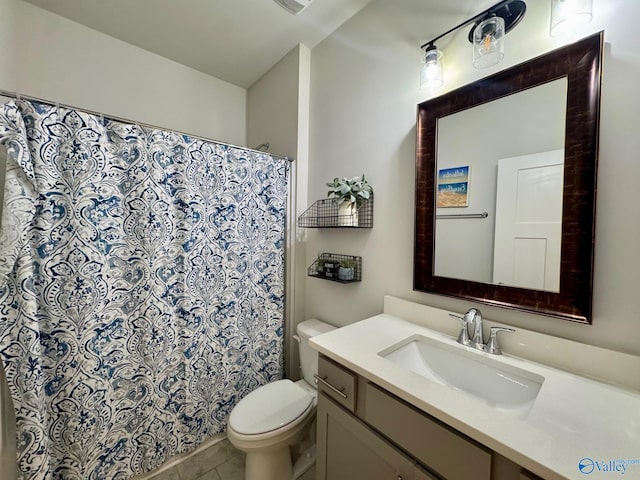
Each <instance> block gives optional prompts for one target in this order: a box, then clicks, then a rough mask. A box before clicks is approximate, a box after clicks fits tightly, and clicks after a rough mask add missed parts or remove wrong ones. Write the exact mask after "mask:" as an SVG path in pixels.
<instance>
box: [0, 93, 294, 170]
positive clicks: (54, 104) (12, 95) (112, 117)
mask: <svg viewBox="0 0 640 480" xmlns="http://www.w3.org/2000/svg"><path fill="white" fill-rule="evenodd" d="M0 96H3V97H9V98H15V99H16V100H20V99H22V100H30V101H35V102H38V103H44V104H46V105H51V106H52V107H64V108H68V109H70V110H79V111H81V112H85V113H90V114H91V115H97V116H99V117H102V118H108V119H109V120H115V121H117V122H122V123H131V124H133V125H140V126H142V127H147V128H153V129H159V130H168V131H170V132H173V133H177V134H180V135H186V136H188V137H191V138H197V139H198V140H204V141H206V142H213V143H220V144H223V145H229V146H230V147H233V148H240V149H242V150H248V151H250V152H254V153H262V154H265V153H266V154H268V155H271V157H273V158H275V159H278V160H286V161H287V162H293V161H294V159H293V158H290V157H283V156H282V155H274V154H273V153H269V152H263V151H261V150H256V149H255V148H249V147H241V146H239V145H234V144H232V143H228V142H221V141H220V140H214V139H212V138H207V137H202V136H200V135H193V134H191V133H187V132H181V131H179V130H174V129H172V128H166V127H159V126H158V125H152V124H150V123H143V122H137V121H135V120H131V119H129V118H123V117H118V116H116V115H109V114H106V113H102V112H96V111H95V110H88V109H86V108H79V107H74V106H73V105H66V104H64V103H60V102H52V101H51V100H45V99H42V98H38V97H32V96H30V95H23V94H21V93H16V92H11V91H9V90H3V89H1V88H0Z"/></svg>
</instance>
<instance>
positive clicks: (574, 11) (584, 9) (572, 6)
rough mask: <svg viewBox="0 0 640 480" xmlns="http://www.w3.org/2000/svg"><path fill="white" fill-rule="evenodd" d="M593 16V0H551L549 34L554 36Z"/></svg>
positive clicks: (583, 23) (579, 24) (586, 21)
mask: <svg viewBox="0 0 640 480" xmlns="http://www.w3.org/2000/svg"><path fill="white" fill-rule="evenodd" d="M592 18H593V0H551V25H550V26H549V35H551V36H552V37H556V36H558V35H562V34H563V33H565V32H569V31H571V30H573V29H574V28H576V27H579V26H581V25H586V24H587V23H589V22H590V21H591V19H592Z"/></svg>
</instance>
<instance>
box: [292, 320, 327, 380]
mask: <svg viewBox="0 0 640 480" xmlns="http://www.w3.org/2000/svg"><path fill="white" fill-rule="evenodd" d="M335 328H336V327H334V326H333V325H329V324H328V323H325V322H322V321H320V320H316V319H311V320H305V321H304V322H300V323H299V324H298V327H297V329H296V330H297V333H298V338H299V340H298V343H299V344H300V348H299V351H300V368H301V369H302V376H303V377H304V379H305V380H306V381H307V383H308V384H309V385H315V381H314V379H313V374H314V373H318V352H317V351H316V350H314V349H313V348H311V347H310V346H309V339H310V338H311V337H315V336H316V335H320V334H321V333H326V332H329V331H331V330H335Z"/></svg>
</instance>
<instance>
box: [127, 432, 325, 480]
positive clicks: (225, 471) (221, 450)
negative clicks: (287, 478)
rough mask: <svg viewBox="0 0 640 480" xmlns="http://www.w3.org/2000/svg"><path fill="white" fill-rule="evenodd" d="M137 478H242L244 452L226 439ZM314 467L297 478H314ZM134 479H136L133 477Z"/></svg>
mask: <svg viewBox="0 0 640 480" xmlns="http://www.w3.org/2000/svg"><path fill="white" fill-rule="evenodd" d="M138 478H139V480H142V479H143V478H144V479H145V480H244V453H242V452H240V451H238V450H236V449H235V448H234V447H233V445H231V444H230V443H229V441H228V440H227V439H224V440H222V441H220V442H218V443H216V444H215V445H212V446H211V447H209V448H207V449H205V450H203V451H202V452H198V453H197V454H195V455H192V456H190V457H189V458H187V459H185V460H184V461H183V462H181V463H179V464H177V465H175V466H173V467H171V468H169V469H166V470H163V471H161V472H159V473H157V474H155V475H152V476H148V475H146V476H144V477H138ZM315 478H316V477H315V467H314V468H311V469H309V470H308V471H307V472H305V473H304V475H302V477H300V479H299V480H315ZM134 480H136V479H134Z"/></svg>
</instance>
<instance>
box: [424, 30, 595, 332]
mask: <svg viewBox="0 0 640 480" xmlns="http://www.w3.org/2000/svg"><path fill="white" fill-rule="evenodd" d="M602 52H603V33H602V32H600V33H598V34H596V35H593V36H591V37H588V38H586V39H584V40H581V41H578V42H576V43H574V44H571V45H568V46H565V47H562V48H560V49H558V50H554V51H552V52H550V53H548V54H545V55H542V56H540V57H537V58H534V59H532V60H529V61H527V62H524V63H522V64H520V65H517V66H515V67H512V68H509V69H508V70H505V71H503V72H500V73H497V74H495V75H492V76H489V77H486V78H483V79H481V80H478V81H476V82H474V83H472V84H470V85H467V86H464V87H461V88H459V89H457V90H454V91H452V92H449V93H446V94H444V95H442V96H440V97H437V98H435V99H432V100H429V101H426V102H424V103H421V104H419V105H418V118H417V143H416V208H415V215H416V217H415V248H414V290H418V291H423V292H428V293H435V294H440V295H447V296H452V297H458V298H464V299H467V300H471V301H474V302H480V303H484V304H489V305H493V306H498V307H504V308H511V309H518V310H525V311H529V312H534V313H537V314H541V315H547V316H553V317H558V318H562V319H566V320H571V321H575V322H581V323H591V296H592V285H593V252H594V231H595V225H594V223H595V194H596V172H597V156H598V130H599V116H600V86H601V72H602V55H603V53H602ZM550 91H555V92H560V93H559V95H560V97H553V96H551V97H550V96H548V94H549V95H558V94H557V93H555V94H554V93H548V92H550ZM513 102H515V103H513ZM539 107H543V108H541V109H540V110H539V109H538V108H539ZM545 108H546V109H545ZM489 109H494V110H489ZM518 112H519V113H518ZM514 115H515V116H516V117H515V118H514ZM518 115H519V116H518ZM547 125H548V126H549V127H548V128H547ZM538 130H541V131H542V130H544V133H538ZM471 133H473V134H471ZM558 139H560V140H559V141H560V144H559V145H558ZM493 146H499V148H494V147H493ZM464 148H467V149H468V150H464ZM520 149H522V150H520ZM549 155H552V156H553V155H554V156H555V157H554V158H556V159H558V158H559V160H557V161H555V160H554V161H547V160H546V158H548V157H549ZM541 156H542V157H544V158H545V162H544V165H546V166H545V167H544V168H545V169H546V170H545V169H539V168H538V167H536V168H532V167H530V166H527V165H529V164H528V163H527V162H528V161H529V159H530V157H532V158H533V157H535V158H538V157H541ZM513 159H517V161H518V162H521V161H524V163H523V165H525V166H524V167H518V168H515V167H514V166H513V165H514V161H513ZM504 172H511V173H504ZM531 172H534V173H535V174H530V173H531ZM552 172H555V173H552ZM439 174H440V178H438V177H439ZM456 175H460V176H461V177H460V178H459V179H455V178H454V180H451V179H448V178H447V177H456ZM509 175H511V176H509ZM527 178H528V180H527ZM550 178H556V180H555V182H556V184H557V187H549V186H547V184H546V183H544V182H547V181H549V182H551V183H549V185H552V184H553V180H548V179H550ZM541 179H545V180H544V182H543V181H542V180H541ZM458 180H462V181H458ZM527 181H528V182H529V183H528V184H527V183H526V182H527ZM452 183H455V186H454V187H452V186H451V184H452ZM514 184H517V185H518V188H519V189H520V190H519V191H514V189H513V188H512V187H513V185H514ZM527 185H528V186H527ZM505 186H506V187H505ZM549 188H553V189H554V190H548V189H549ZM496 189H497V190H496ZM439 190H440V194H438V191H439ZM505 191H508V192H510V193H508V194H507V196H506V197H505V196H504V195H505V193H504V192H505ZM532 192H533V193H532ZM550 192H551V193H550ZM448 193H453V194H454V195H453V196H454V197H456V195H458V196H457V197H456V199H455V200H451V198H447V196H446V195H447V194H448ZM460 195H461V196H460ZM508 195H511V197H509V196H508ZM536 195H537V196H536ZM498 197H499V198H500V199H501V200H497V199H498ZM505 198H507V199H510V200H507V201H504V199H505ZM553 198H557V202H555V203H556V204H554V203H553V201H552V200H549V199H553ZM543 200H545V201H546V202H543ZM438 201H440V204H438V203H437V202H438ZM549 202H551V203H549ZM540 205H542V206H540ZM448 207H451V208H448ZM507 207H509V208H507ZM487 212H490V213H487ZM541 212H542V213H541ZM468 214H471V216H470V217H469V216H468ZM542 214H545V215H548V216H550V217H552V218H550V219H547V220H540V219H539V218H538V217H539V216H540V215H542ZM554 216H555V217H557V218H556V220H554V218H555V217H554ZM505 218H506V219H507V220H506V223H507V224H508V225H509V222H512V224H513V225H522V222H523V220H522V219H523V218H524V219H525V220H524V222H530V223H531V224H537V225H538V226H539V225H540V224H542V223H545V222H547V223H548V224H549V225H553V224H555V225H556V226H555V227H549V228H550V230H549V231H550V232H551V233H549V234H548V238H547V237H545V235H547V234H544V235H541V236H540V235H538V234H537V233H533V234H532V233H530V232H529V233H527V231H526V229H525V231H524V232H523V231H518V228H520V226H517V227H512V226H510V227H509V228H507V229H506V230H507V231H508V232H509V233H508V234H507V237H506V240H505V236H504V235H505V233H504V225H505ZM526 218H529V220H527V219H526ZM452 222H455V223H452ZM452 225H454V226H452ZM509 235H510V236H509ZM554 245H555V247H554ZM504 252H507V253H508V255H507V256H508V259H507V260H504V258H503V257H504ZM505 262H506V263H505ZM526 263H529V264H530V265H528V266H523V265H525V264H526ZM505 265H506V266H505ZM475 267H478V268H475ZM520 267H522V268H520ZM483 269H484V270H485V271H484V272H480V271H481V270H483ZM475 270H478V272H476V271H475ZM504 272H506V277H504ZM505 278H506V280H505ZM545 278H546V280H545ZM545 282H546V283H545Z"/></svg>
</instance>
